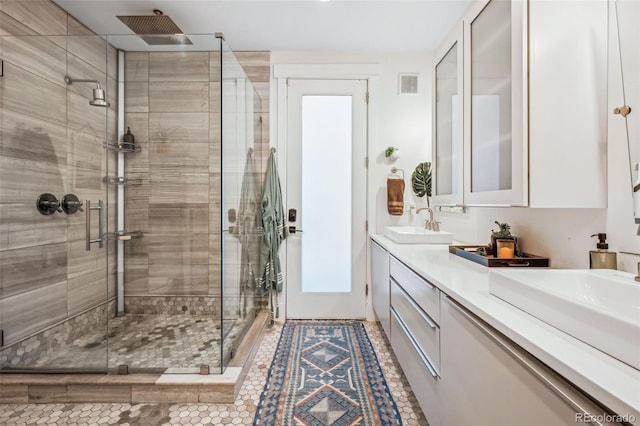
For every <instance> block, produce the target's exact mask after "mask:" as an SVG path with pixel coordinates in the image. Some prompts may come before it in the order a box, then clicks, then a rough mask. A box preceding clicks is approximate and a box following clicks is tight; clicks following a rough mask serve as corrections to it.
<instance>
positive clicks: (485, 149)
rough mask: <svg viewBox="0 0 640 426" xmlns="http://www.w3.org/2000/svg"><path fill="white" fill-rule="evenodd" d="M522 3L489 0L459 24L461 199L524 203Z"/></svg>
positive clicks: (524, 20)
mask: <svg viewBox="0 0 640 426" xmlns="http://www.w3.org/2000/svg"><path fill="white" fill-rule="evenodd" d="M525 6H526V2H522V1H505V0H489V1H480V2H478V3H477V5H475V7H473V8H472V9H471V10H470V11H469V14H468V15H467V19H463V22H464V45H465V58H464V64H465V66H464V84H465V86H464V87H465V93H464V98H465V101H464V108H465V110H464V123H465V126H464V145H465V159H464V168H465V171H464V175H465V178H464V180H465V193H464V201H465V204H467V205H496V206H510V205H513V206H526V205H527V204H528V182H527V178H526V177H527V173H528V167H527V164H528V161H527V151H528V150H527V144H528V137H527V134H528V131H527V120H526V117H527V105H528V100H527V86H526V78H525V76H526V70H527V44H526V43H527V40H526V31H527V24H526V23H527V16H526V15H527V9H526V7H525Z"/></svg>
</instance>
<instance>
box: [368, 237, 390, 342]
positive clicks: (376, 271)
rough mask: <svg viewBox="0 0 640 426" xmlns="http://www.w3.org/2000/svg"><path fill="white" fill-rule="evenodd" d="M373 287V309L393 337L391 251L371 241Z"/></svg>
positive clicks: (385, 329)
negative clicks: (390, 282) (390, 276)
mask: <svg viewBox="0 0 640 426" xmlns="http://www.w3.org/2000/svg"><path fill="white" fill-rule="evenodd" d="M371 287H372V289H371V291H372V292H373V294H372V297H373V310H374V311H375V312H376V315H377V316H378V320H379V321H380V324H382V328H383V329H384V332H385V333H386V334H387V338H391V333H390V331H391V322H390V321H391V318H390V315H391V314H390V312H389V303H390V302H389V300H390V297H391V296H390V293H389V291H390V290H389V253H388V252H387V251H386V250H385V249H383V248H382V247H380V245H378V244H377V243H376V242H374V241H371Z"/></svg>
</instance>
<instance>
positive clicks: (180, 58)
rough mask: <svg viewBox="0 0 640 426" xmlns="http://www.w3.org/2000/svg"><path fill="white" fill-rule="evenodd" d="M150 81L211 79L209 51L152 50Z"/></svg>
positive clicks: (150, 56)
mask: <svg viewBox="0 0 640 426" xmlns="http://www.w3.org/2000/svg"><path fill="white" fill-rule="evenodd" d="M149 81H165V82H166V81H209V53H208V52H151V53H150V54H149Z"/></svg>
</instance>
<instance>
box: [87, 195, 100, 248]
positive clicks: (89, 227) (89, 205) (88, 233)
mask: <svg viewBox="0 0 640 426" xmlns="http://www.w3.org/2000/svg"><path fill="white" fill-rule="evenodd" d="M85 206H87V207H86V209H85V213H86V216H87V229H86V240H85V241H86V249H87V251H90V250H91V244H93V243H99V244H98V247H100V248H102V247H103V246H104V241H103V239H102V212H103V211H104V209H103V205H102V200H98V205H97V206H92V205H91V201H89V200H87V201H86V202H85ZM92 210H98V238H95V239H91V211H92Z"/></svg>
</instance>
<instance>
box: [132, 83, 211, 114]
mask: <svg viewBox="0 0 640 426" xmlns="http://www.w3.org/2000/svg"><path fill="white" fill-rule="evenodd" d="M149 111H151V112H173V113H175V112H209V83H207V82H193V83H191V82H188V83H185V82H170V83H164V82H163V83H150V84H149ZM134 112H135V111H134Z"/></svg>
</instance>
